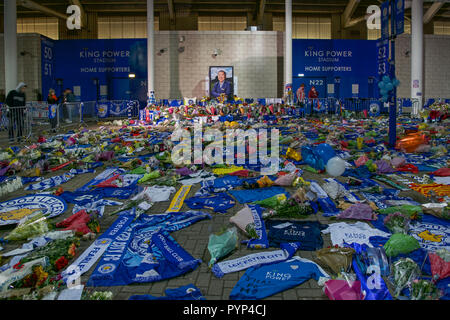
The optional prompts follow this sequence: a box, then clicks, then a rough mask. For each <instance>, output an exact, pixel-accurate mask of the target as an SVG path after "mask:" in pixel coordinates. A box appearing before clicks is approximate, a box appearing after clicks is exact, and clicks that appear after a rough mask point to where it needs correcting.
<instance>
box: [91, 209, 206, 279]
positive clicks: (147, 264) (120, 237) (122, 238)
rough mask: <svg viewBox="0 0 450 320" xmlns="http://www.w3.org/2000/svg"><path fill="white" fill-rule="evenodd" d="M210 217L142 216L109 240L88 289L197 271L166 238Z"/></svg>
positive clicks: (190, 213) (193, 214)
mask: <svg viewBox="0 0 450 320" xmlns="http://www.w3.org/2000/svg"><path fill="white" fill-rule="evenodd" d="M205 218H211V216H210V215H209V214H206V213H202V212H196V211H188V212H184V213H182V212H177V213H168V214H161V215H151V216H146V215H141V216H139V218H138V219H137V220H136V222H134V223H133V224H131V225H130V226H129V227H128V228H126V230H123V231H122V232H121V233H120V234H117V235H116V236H115V237H114V239H112V242H111V245H110V246H109V247H108V248H107V249H106V251H105V253H104V254H103V256H102V259H101V260H100V262H99V263H98V265H97V267H96V269H95V270H94V272H93V273H92V275H91V277H90V279H89V281H88V285H89V286H119V285H127V284H130V283H136V282H152V281H159V280H163V279H168V278H173V277H177V276H179V275H182V274H184V273H186V272H188V271H191V270H193V269H195V268H196V267H197V265H198V264H199V263H200V260H198V259H195V258H193V257H192V256H191V255H190V254H189V253H188V252H186V251H185V250H184V249H183V248H182V247H181V246H180V245H179V244H178V243H176V241H175V240H174V239H173V238H172V237H171V236H170V235H169V233H170V232H172V231H176V230H180V229H182V228H185V227H187V226H189V225H191V224H193V223H195V222H197V221H199V220H202V219H205Z"/></svg>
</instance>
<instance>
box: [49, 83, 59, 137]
mask: <svg viewBox="0 0 450 320" xmlns="http://www.w3.org/2000/svg"><path fill="white" fill-rule="evenodd" d="M47 102H48V108H49V110H48V112H49V114H52V115H54V116H53V118H52V117H50V125H51V126H52V131H53V133H55V132H56V125H57V122H58V118H57V117H56V112H58V107H56V110H51V108H55V106H54V105H56V104H58V97H57V96H56V93H55V90H54V89H50V90H48V97H47Z"/></svg>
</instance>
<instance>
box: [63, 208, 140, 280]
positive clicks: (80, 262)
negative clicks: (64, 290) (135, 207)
mask: <svg viewBox="0 0 450 320" xmlns="http://www.w3.org/2000/svg"><path fill="white" fill-rule="evenodd" d="M134 218H135V217H134V216H133V215H121V216H119V217H118V218H117V219H116V221H115V222H114V223H113V224H112V225H111V226H110V227H109V228H108V230H106V231H105V233H103V234H102V235H101V236H100V237H98V238H97V240H95V241H94V243H92V244H91V245H90V246H89V247H88V248H87V249H86V250H84V252H83V253H82V254H81V255H80V256H79V257H78V259H77V260H75V261H74V262H73V263H72V264H71V265H70V266H69V267H68V268H67V269H66V270H64V271H63V273H62V274H61V275H62V277H63V280H64V282H66V283H74V282H75V283H76V282H77V281H79V280H80V277H81V275H82V274H83V273H85V272H87V271H88V270H89V269H90V268H91V267H92V266H93V265H94V264H95V263H96V262H97V260H98V259H99V258H100V257H101V256H102V254H103V253H104V252H105V250H106V249H107V248H108V247H109V245H110V244H111V242H112V240H113V239H114V238H115V237H117V236H118V235H121V234H122V232H123V231H125V230H126V229H127V228H128V226H129V225H130V223H132V222H133V220H134Z"/></svg>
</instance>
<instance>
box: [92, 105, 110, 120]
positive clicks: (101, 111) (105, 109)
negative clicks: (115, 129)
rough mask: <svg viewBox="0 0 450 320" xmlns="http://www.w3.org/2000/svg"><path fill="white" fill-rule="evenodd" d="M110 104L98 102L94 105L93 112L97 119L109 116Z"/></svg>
mask: <svg viewBox="0 0 450 320" xmlns="http://www.w3.org/2000/svg"><path fill="white" fill-rule="evenodd" d="M109 109H110V103H109V102H100V103H97V104H96V105H95V112H96V113H97V117H99V118H107V117H108V115H109Z"/></svg>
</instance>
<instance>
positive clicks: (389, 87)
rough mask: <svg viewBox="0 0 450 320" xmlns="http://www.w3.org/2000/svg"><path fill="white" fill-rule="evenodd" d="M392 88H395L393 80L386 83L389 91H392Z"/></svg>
mask: <svg viewBox="0 0 450 320" xmlns="http://www.w3.org/2000/svg"><path fill="white" fill-rule="evenodd" d="M392 89H394V85H393V84H392V83H391V82H389V83H387V84H386V90H387V91H391V90H392Z"/></svg>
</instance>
